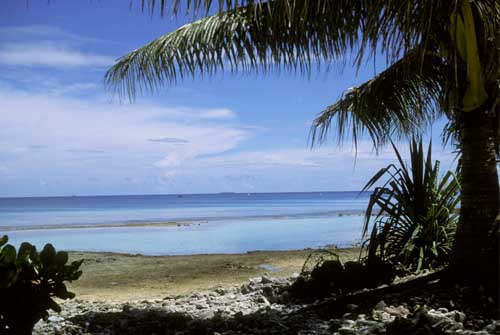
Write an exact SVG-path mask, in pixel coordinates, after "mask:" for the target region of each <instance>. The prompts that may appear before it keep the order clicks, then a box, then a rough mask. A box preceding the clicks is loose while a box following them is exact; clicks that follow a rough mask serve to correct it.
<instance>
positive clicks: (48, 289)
mask: <svg viewBox="0 0 500 335" xmlns="http://www.w3.org/2000/svg"><path fill="white" fill-rule="evenodd" d="M7 241H8V238H7V236H3V237H2V238H0V333H1V334H31V332H32V329H33V326H34V325H35V323H36V322H38V320H40V319H41V318H46V317H47V316H48V313H47V311H48V310H49V309H52V310H54V311H56V312H60V311H61V307H60V306H59V305H58V304H57V302H55V301H54V300H53V299H52V298H53V297H57V298H61V299H71V298H73V297H74V296H75V295H74V293H71V292H68V291H67V289H66V285H65V284H64V281H70V282H71V281H73V280H77V279H78V278H79V277H80V275H81V274H82V272H81V271H79V270H78V269H79V267H80V265H81V264H82V262H83V260H80V261H75V262H72V263H71V264H69V265H68V264H67V262H68V254H67V253H66V252H64V251H59V252H56V250H55V249H54V247H53V246H52V245H51V244H47V245H45V247H44V248H43V250H42V251H41V252H40V253H38V252H37V250H36V247H35V246H33V245H31V244H29V243H27V242H24V243H22V244H21V245H20V247H19V250H18V251H17V252H16V249H15V248H14V247H13V246H12V245H10V244H7Z"/></svg>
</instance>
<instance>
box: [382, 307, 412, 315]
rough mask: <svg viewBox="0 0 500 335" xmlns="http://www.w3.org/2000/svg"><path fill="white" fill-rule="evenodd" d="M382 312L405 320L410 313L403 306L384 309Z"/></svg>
mask: <svg viewBox="0 0 500 335" xmlns="http://www.w3.org/2000/svg"><path fill="white" fill-rule="evenodd" d="M384 312H386V313H388V314H389V315H393V316H395V317H402V318H405V317H406V316H407V315H408V314H410V311H409V310H408V308H406V307H404V306H398V307H393V306H389V307H385V308H384Z"/></svg>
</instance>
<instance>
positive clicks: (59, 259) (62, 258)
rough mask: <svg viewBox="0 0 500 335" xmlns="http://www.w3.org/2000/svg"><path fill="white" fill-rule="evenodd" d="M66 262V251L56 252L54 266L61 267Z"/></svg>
mask: <svg viewBox="0 0 500 335" xmlns="http://www.w3.org/2000/svg"><path fill="white" fill-rule="evenodd" d="M67 261H68V253H67V252H66V251H58V252H57V254H56V264H57V266H59V267H62V266H63V265H64V264H66V262H67Z"/></svg>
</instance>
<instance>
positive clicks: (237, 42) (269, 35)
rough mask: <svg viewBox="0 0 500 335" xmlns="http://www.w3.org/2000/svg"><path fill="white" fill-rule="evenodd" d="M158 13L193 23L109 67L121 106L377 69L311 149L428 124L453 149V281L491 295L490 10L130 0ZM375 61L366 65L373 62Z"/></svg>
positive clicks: (410, 1)
mask: <svg viewBox="0 0 500 335" xmlns="http://www.w3.org/2000/svg"><path fill="white" fill-rule="evenodd" d="M137 1H139V2H140V3H141V4H142V5H143V8H144V9H145V10H150V11H151V13H154V12H156V11H158V12H159V13H160V14H161V15H166V13H167V12H169V11H170V12H169V13H168V14H169V15H170V14H174V15H175V14H177V13H179V12H180V11H188V12H190V13H191V12H192V13H195V16H201V18H200V19H198V20H196V21H194V22H192V23H189V24H186V25H183V26H182V27H180V28H178V29H177V30H175V31H173V32H170V33H167V34H165V35H164V36H161V37H159V38H157V39H155V40H153V41H152V42H150V43H148V44H146V45H145V46H143V47H140V48H138V49H136V50H134V51H132V52H130V53H128V54H127V55H125V56H123V57H121V58H120V59H119V60H118V61H117V62H116V64H115V65H114V66H113V67H112V68H111V69H110V70H109V71H108V73H107V74H106V78H105V81H106V83H107V85H108V86H109V87H110V88H111V89H113V90H116V91H117V92H118V93H120V94H124V95H128V96H129V97H130V98H132V99H133V97H134V96H135V95H136V94H137V93H140V92H142V91H144V90H155V89H158V88H160V87H162V86H163V85H165V84H173V83H176V82H177V81H178V80H180V79H183V78H185V77H187V76H192V77H196V76H198V75H199V74H202V73H203V74H208V75H212V74H215V73H216V72H218V71H231V72H238V73H240V72H242V71H243V72H260V73H268V72H271V71H275V70H277V71H281V70H286V71H290V72H296V73H302V74H304V75H306V76H309V75H310V74H311V73H312V72H313V71H315V70H316V69H319V68H321V66H320V65H321V64H326V65H329V64H331V63H332V62H335V61H340V62H344V63H345V64H346V63H347V61H346V59H347V56H349V55H351V56H352V60H353V62H352V64H353V65H354V66H355V67H357V68H358V69H359V68H361V66H364V65H365V64H366V61H368V60H373V59H385V61H386V69H385V70H383V71H381V72H379V73H378V74H377V75H376V76H374V77H373V78H372V79H370V80H368V81H366V82H365V83H362V84H361V85H359V86H356V87H352V88H349V89H348V90H346V91H345V92H344V93H343V94H342V95H341V96H340V97H339V98H338V100H337V101H336V102H334V103H333V104H331V105H330V106H328V107H327V108H325V110H324V111H323V112H321V113H320V114H319V116H318V117H317V118H316V119H315V120H314V122H313V125H312V140H313V143H318V142H319V143H322V142H323V141H324V140H326V139H327V138H328V135H329V134H330V133H332V132H333V133H334V134H335V138H336V139H337V140H339V141H341V140H343V139H346V138H351V139H353V140H354V143H355V145H356V144H357V142H358V140H359V139H360V138H364V137H368V138H370V139H371V140H372V142H373V145H374V147H375V148H376V149H378V148H380V147H381V146H382V145H384V144H385V143H387V142H388V141H389V139H390V138H394V137H395V136H396V137H401V138H411V135H413V134H415V133H417V134H419V133H422V132H423V131H424V130H425V129H426V127H427V125H428V124H430V123H432V122H433V121H434V120H435V119H436V118H441V117H443V118H446V119H447V120H448V125H447V126H446V128H445V132H444V134H443V136H444V138H446V139H451V140H452V141H454V142H456V143H457V144H458V147H459V150H460V162H461V170H460V180H461V184H462V185H461V210H460V218H459V224H458V227H457V232H456V236H455V245H454V247H453V260H452V268H451V269H452V270H453V273H454V276H453V277H454V278H455V279H456V280H460V281H462V282H469V281H472V282H477V281H478V280H479V281H482V282H483V283H484V284H486V285H487V286H488V287H490V288H493V289H495V290H498V282H499V279H498V278H499V277H498V276H499V264H498V262H493V263H492V262H491V259H498V257H499V244H498V243H499V225H500V220H498V219H496V218H497V216H498V214H499V203H500V201H499V180H498V173H497V158H498V157H499V153H500V145H499V144H500V141H499V139H500V132H499V127H498V124H499V122H498V119H499V117H500V91H499V87H500V85H499V80H500V79H499V78H500V63H499V62H500V34H498V31H499V29H500V2H499V1H497V0H454V1H426V0H404V1H382V0H374V1H347V0H346V1H342V0H340V1H329V0H314V1H311V0H303V1H295V0H294V1H291V0H274V1H255V0H242V1H231V0H227V1H219V2H217V3H218V6H219V11H218V12H214V11H213V10H212V8H211V6H212V4H213V3H214V1H210V0H207V1H205V0H203V1H202V0H192V1H187V2H186V3H181V1H180V0H171V1H167V0H161V1H160V0H137ZM377 57H378V58H377Z"/></svg>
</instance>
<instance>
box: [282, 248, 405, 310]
mask: <svg viewBox="0 0 500 335" xmlns="http://www.w3.org/2000/svg"><path fill="white" fill-rule="evenodd" d="M395 275H396V273H395V271H394V269H393V267H392V266H390V264H387V263H385V262H383V261H381V260H377V259H371V260H370V262H367V261H366V260H363V261H357V262H346V263H345V264H343V263H342V262H341V261H340V258H339V257H338V256H337V255H336V254H335V253H333V252H331V251H327V250H319V251H315V252H313V253H311V255H309V256H308V258H307V259H306V261H305V263H304V266H303V268H302V271H301V273H300V276H299V277H298V278H297V279H296V280H295V282H294V283H293V284H292V285H291V286H290V290H289V291H290V294H291V295H292V296H293V297H294V298H297V299H303V300H314V299H318V298H323V297H326V296H329V295H331V294H343V293H349V292H353V291H357V290H360V289H363V288H373V287H376V286H378V285H381V284H386V283H390V282H391V281H392V280H393V278H394V276H395Z"/></svg>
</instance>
